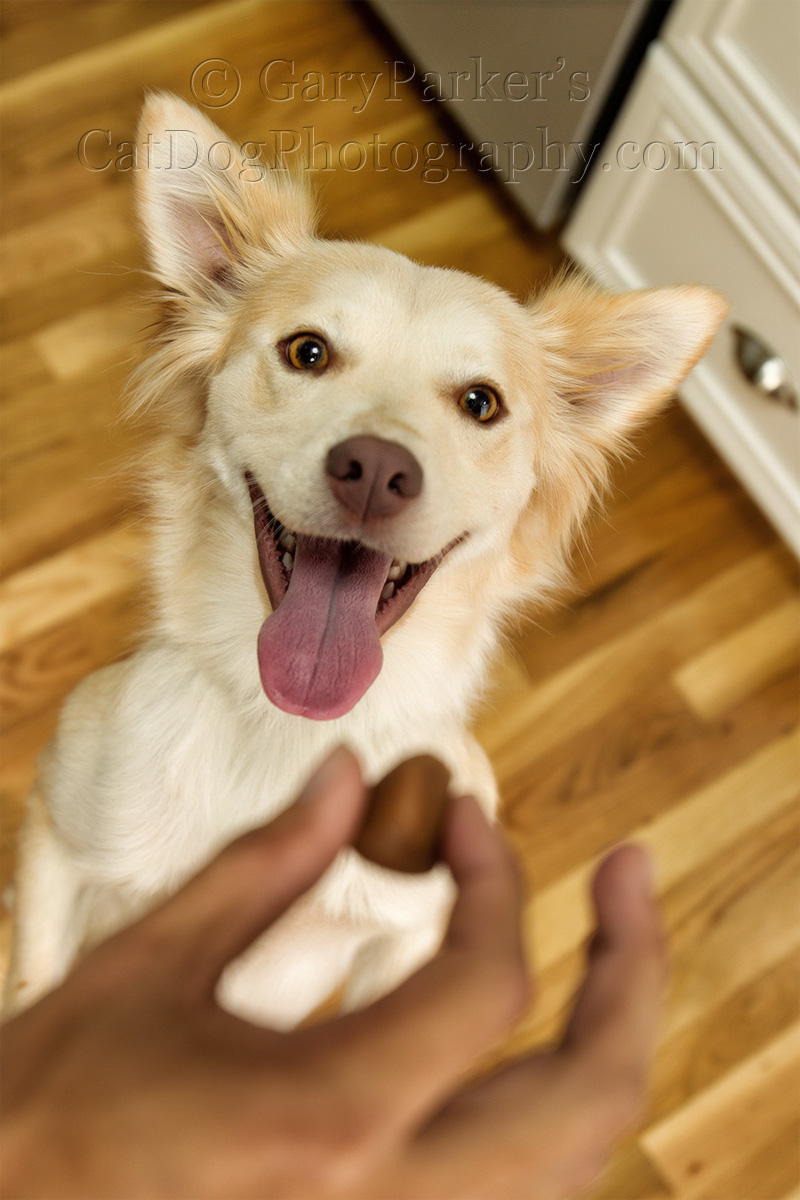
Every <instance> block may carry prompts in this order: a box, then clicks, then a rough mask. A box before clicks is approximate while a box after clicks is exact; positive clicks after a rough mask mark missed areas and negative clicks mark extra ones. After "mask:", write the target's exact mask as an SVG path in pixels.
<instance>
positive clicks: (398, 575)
mask: <svg viewBox="0 0 800 1200" xmlns="http://www.w3.org/2000/svg"><path fill="white" fill-rule="evenodd" d="M407 566H408V563H404V562H398V561H397V559H395V560H394V562H393V563H392V565H391V567H390V568H389V574H388V576H387V578H389V579H402V577H403V576H404V575H405V573H406V567H407Z"/></svg>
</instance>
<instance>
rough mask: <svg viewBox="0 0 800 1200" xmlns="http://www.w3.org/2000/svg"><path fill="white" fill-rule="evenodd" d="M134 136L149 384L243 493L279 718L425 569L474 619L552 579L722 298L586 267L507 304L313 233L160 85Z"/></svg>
mask: <svg viewBox="0 0 800 1200" xmlns="http://www.w3.org/2000/svg"><path fill="white" fill-rule="evenodd" d="M148 135H149V138H148ZM146 139H148V140H147V142H146ZM140 142H141V143H142V144H148V145H149V156H150V158H149V163H148V165H147V168H146V169H144V170H142V171H141V172H140V175H139V189H140V191H139V199H140V208H141V214H142V219H143V224H144V228H145V233H146V238H147V242H148V248H149V251H150V256H151V261H152V265H153V270H154V273H155V275H156V276H157V278H158V280H159V281H160V283H161V284H162V285H163V289H164V293H163V295H164V302H165V309H166V320H165V326H164V332H163V335H162V341H161V348H160V350H159V351H157V353H156V356H155V358H154V360H153V361H154V364H155V370H154V371H153V372H152V373H151V376H150V378H151V381H152V382H151V389H152V391H153V392H154V393H156V392H157V393H160V395H159V399H160V401H161V402H164V403H168V401H169V395H170V391H174V392H175V393H176V394H177V393H178V392H179V391H180V390H181V381H182V380H185V379H186V378H189V377H191V378H193V379H195V380H201V381H202V388H201V389H200V392H201V396H202V403H201V404H200V405H199V406H198V407H197V411H196V412H195V413H194V417H193V418H192V419H193V420H194V421H195V423H196V429H197V430H200V431H201V432H200V434H199V435H198V436H200V437H201V439H202V440H203V441H204V444H205V446H206V452H207V454H208V455H209V456H210V458H211V459H213V467H214V470H215V472H216V474H217V476H218V477H219V479H221V480H222V482H223V484H224V486H225V487H226V488H227V489H228V491H229V493H230V495H231V497H232V498H233V501H234V503H235V504H237V505H238V511H239V512H240V513H244V512H245V511H248V512H249V511H250V508H251V509H252V515H251V516H250V517H249V520H251V521H253V522H254V527H255V543H256V545H257V552H258V560H259V564H260V568H261V577H262V579H263V585H264V589H265V592H266V595H265V596H264V602H265V605H266V600H267V597H268V602H269V608H270V609H271V610H272V612H271V615H269V616H268V618H267V620H266V621H265V622H264V624H263V626H262V628H261V631H260V634H259V637H258V660H259V668H260V674H261V680H262V684H263V687H264V690H265V692H266V693H267V695H268V696H269V698H270V699H271V700H272V701H273V703H274V704H276V705H277V706H278V707H280V708H282V709H284V710H286V711H288V712H292V713H301V714H304V715H306V716H310V717H315V718H330V717H336V716H340V715H342V714H343V713H345V712H347V711H349V710H350V709H351V708H352V707H353V705H354V704H355V703H356V702H357V701H358V700H359V699H360V697H361V696H362V695H363V694H364V692H365V691H366V690H367V688H368V687H369V686H370V684H371V683H372V682H373V680H374V679H375V677H376V676H377V674H378V672H379V670H380V667H381V661H382V649H381V638H382V637H383V635H384V634H386V633H387V631H388V630H390V629H391V628H392V627H393V625H394V624H395V623H396V622H398V621H399V619H400V618H401V617H402V618H403V619H404V621H407V620H409V619H411V617H412V615H413V613H414V611H415V610H414V605H415V601H416V599H417V597H418V596H419V594H420V592H421V590H422V588H423V587H424V586H425V585H426V584H427V583H428V581H429V580H431V579H432V578H433V579H435V578H437V576H438V575H439V574H440V573H441V574H445V575H446V574H447V573H448V572H454V571H461V572H462V576H463V581H464V586H466V587H468V588H472V589H474V593H475V594H474V597H473V600H474V609H475V619H476V620H484V619H485V617H486V616H487V615H489V616H491V615H499V613H500V611H501V610H503V609H504V608H507V607H508V605H509V603H510V602H514V601H518V600H519V599H520V598H521V597H522V596H524V595H525V594H526V593H528V594H530V593H532V592H535V591H536V589H537V588H539V589H541V588H542V587H543V585H544V584H546V583H547V582H548V581H550V580H552V578H553V577H554V575H555V574H557V572H558V569H559V564H560V563H561V561H562V559H563V555H564V552H565V549H566V546H567V544H568V542H569V539H570V537H571V535H572V533H573V531H574V528H575V526H576V524H577V523H579V522H580V521H581V520H582V518H583V516H584V514H585V512H586V509H587V507H588V505H589V503H590V500H591V497H592V495H593V494H594V492H595V491H596V489H597V487H598V485H599V484H600V483H601V482H602V479H603V474H604V470H605V462H606V460H607V457H608V455H609V454H610V453H613V451H614V450H615V449H617V448H618V447H619V445H620V444H621V442H622V441H623V439H624V437H625V435H626V433H627V432H628V430H630V429H631V428H632V427H633V426H634V425H636V424H637V423H639V422H640V421H641V420H643V419H644V418H646V417H647V416H648V415H650V414H651V413H652V412H653V411H654V410H655V409H656V408H657V407H658V406H659V405H660V403H661V402H662V400H663V399H664V398H665V397H667V396H668V395H669V394H670V393H671V392H672V391H673V390H674V388H675V386H676V384H677V383H678V382H679V381H680V379H681V378H682V377H683V376H684V375H685V373H686V372H687V371H688V369H689V368H690V367H691V365H692V364H693V363H694V362H695V361H696V359H697V358H698V357H699V356H700V355H701V354H702V352H703V350H704V349H705V347H706V345H707V343H708V341H709V340H710V338H711V336H712V335H713V333H714V331H715V329H716V328H717V325H718V324H719V322H720V320H721V318H722V315H723V314H724V305H723V303H722V301H721V300H720V299H719V297H717V296H716V295H714V294H713V293H711V292H709V291H707V290H706V289H703V288H699V287H681V288H672V289H662V290H655V291H648V292H641V293H634V294H631V295H627V296H622V297H611V296H607V295H604V294H602V293H599V292H597V291H595V290H594V289H593V288H591V287H590V286H589V285H588V284H587V283H586V282H585V281H582V280H580V279H577V278H572V279H570V278H561V279H559V280H557V281H556V282H555V283H554V285H553V286H552V287H551V288H549V289H548V290H546V291H545V292H544V294H543V295H541V296H540V297H538V298H537V299H536V300H534V301H533V302H532V303H530V304H528V305H522V304H520V303H518V302H517V301H516V300H514V299H513V298H512V297H510V296H509V295H507V294H506V293H505V292H503V291H501V290H500V289H498V288H496V287H494V286H492V285H490V284H488V283H486V282H483V281H482V280H479V279H475V278H473V277H472V276H469V275H465V274H463V273H461V272H457V271H449V270H442V269H438V268H430V267H422V266H419V265H417V264H415V263H413V262H411V261H410V260H408V259H407V258H404V257H402V256H400V255H397V254H395V253H393V252H391V251H389V250H385V249H381V248H378V247H374V246H370V245H364V244H356V243H349V242H341V241H331V240H325V239H322V238H319V237H317V236H316V235H315V232H314V218H313V208H312V205H311V203H310V200H309V197H308V194H307V193H306V191H305V190H304V188H303V187H302V186H301V185H300V183H299V182H298V181H297V179H293V178H290V177H289V176H288V175H287V173H286V172H279V171H276V170H269V169H264V167H263V166H262V167H258V166H257V165H255V164H253V163H252V162H250V163H248V161H247V160H246V159H244V157H243V151H242V148H240V147H236V146H235V145H233V143H231V142H230V141H229V140H228V139H227V138H226V137H225V136H224V135H223V134H222V133H221V132H220V131H219V130H218V129H216V128H215V126H213V125H212V124H211V123H210V122H209V121H208V120H207V118H205V117H204V116H202V115H201V114H200V113H198V112H197V111H196V110H194V109H192V108H190V107H189V106H187V105H185V104H184V103H183V102H182V101H180V100H177V99H175V98H174V97H169V96H162V95H156V96H153V97H151V98H150V99H149V100H148V102H147V104H146V107H145V110H144V113H143V116H142V123H141V129H140ZM247 149H248V148H247V147H245V151H246V150H247ZM183 419H184V420H186V419H187V417H186V414H183ZM245 505H247V506H248V507H247V509H245ZM432 590H433V587H432V588H431V589H429V591H428V592H427V593H426V595H428V594H430V591H432ZM489 610H491V611H489Z"/></svg>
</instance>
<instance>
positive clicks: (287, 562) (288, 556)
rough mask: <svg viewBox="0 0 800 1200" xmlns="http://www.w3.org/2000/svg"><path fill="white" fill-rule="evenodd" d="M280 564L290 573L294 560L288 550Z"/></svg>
mask: <svg viewBox="0 0 800 1200" xmlns="http://www.w3.org/2000/svg"><path fill="white" fill-rule="evenodd" d="M281 562H282V563H283V565H284V567H285V568H286V570H287V571H291V569H292V567H293V566H294V559H293V558H292V556H291V554H290V553H289V551H288V550H287V551H286V553H285V554H284V556H283V558H282V559H281Z"/></svg>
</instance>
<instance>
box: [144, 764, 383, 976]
mask: <svg viewBox="0 0 800 1200" xmlns="http://www.w3.org/2000/svg"><path fill="white" fill-rule="evenodd" d="M365 794H366V793H365V789H364V784H363V781H362V778H361V769H360V767H359V764H358V760H357V759H356V757H355V756H354V755H353V754H352V753H351V751H350V750H348V749H346V747H344V746H340V747H339V748H338V749H337V750H335V751H334V752H333V753H332V754H331V755H330V756H329V757H328V758H327V759H326V760H325V761H324V762H323V763H322V765H321V766H320V767H319V768H318V770H317V771H316V772H315V773H314V775H312V777H311V779H310V780H309V781H308V783H307V784H306V785H305V787H304V788H303V791H302V792H301V793H300V796H299V797H298V799H297V801H296V803H295V804H293V805H292V806H291V807H290V808H288V809H286V810H285V811H284V812H282V813H281V814H280V816H278V817H277V818H276V819H275V820H274V821H273V822H272V823H271V824H269V825H265V826H262V827H261V828H259V829H254V830H252V831H251V832H249V833H246V834H244V835H243V836H242V837H240V838H237V840H236V841H234V842H231V844H230V845H229V846H227V847H226V848H225V849H224V850H223V851H222V852H221V853H220V854H219V855H218V856H217V857H216V858H215V859H213V860H212V861H211V862H210V863H209V864H208V866H206V867H205V868H204V869H203V870H202V871H201V872H200V873H199V874H198V875H196V876H194V878H193V879H191V880H190V881H189V882H188V883H187V884H186V886H185V887H183V888H182V889H181V890H180V891H179V892H177V893H176V894H175V895H174V896H172V897H171V898H170V899H169V900H167V901H166V903H165V904H163V905H162V906H161V907H160V908H159V909H157V910H156V911H155V912H154V913H152V914H151V915H150V916H148V917H146V918H145V919H144V921H143V922H142V923H141V926H140V927H141V929H142V932H146V933H149V934H150V936H151V937H152V938H153V940H154V941H155V943H156V945H157V946H158V947H159V952H160V953H162V954H163V956H164V959H165V966H166V967H167V970H168V972H169V974H170V975H171V976H177V978H179V979H180V981H181V989H182V990H185V989H186V988H187V987H188V989H189V990H190V991H191V992H192V993H193V994H197V993H198V992H200V993H206V994H209V995H210V994H212V993H213V990H214V987H215V985H216V983H217V980H218V979H219V977H220V975H221V973H222V971H223V969H224V968H225V967H226V966H227V964H228V963H229V962H230V961H231V959H233V958H235V957H236V956H237V955H239V954H241V953H242V952H243V951H244V950H245V949H246V948H247V947H248V946H249V945H250V943H251V942H252V941H254V939H255V938H256V937H257V936H258V935H259V934H260V933H262V932H263V931H264V930H265V929H266V928H267V927H268V926H269V925H271V924H272V922H273V921H275V920H276V919H277V918H278V917H279V916H281V914H282V913H284V912H285V911H286V910H287V909H288V908H289V907H290V906H291V905H292V904H293V903H294V901H295V900H297V899H298V898H299V897H300V896H301V895H302V894H303V893H304V892H306V891H307V890H308V889H309V888H310V887H311V886H312V884H314V883H316V881H317V880H318V879H319V878H320V876H321V875H322V874H323V872H324V871H325V870H326V869H327V867H329V866H330V864H331V863H332V862H333V859H334V858H335V857H336V855H337V854H338V852H339V851H340V850H341V849H342V847H343V846H345V845H347V844H348V843H349V841H350V839H351V838H352V837H353V836H354V834H355V830H356V827H357V824H358V821H359V819H360V817H361V814H362V810H363V807H364V800H365Z"/></svg>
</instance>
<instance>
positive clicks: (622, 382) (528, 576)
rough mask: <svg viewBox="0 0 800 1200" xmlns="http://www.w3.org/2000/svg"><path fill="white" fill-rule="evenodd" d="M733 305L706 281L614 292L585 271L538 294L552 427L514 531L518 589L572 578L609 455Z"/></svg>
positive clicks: (534, 312)
mask: <svg viewBox="0 0 800 1200" xmlns="http://www.w3.org/2000/svg"><path fill="white" fill-rule="evenodd" d="M726 312H727V304H726V303H725V301H724V300H723V299H722V297H721V296H718V295H717V294H716V293H715V292H712V291H710V290H709V289H708V288H704V287H694V286H691V287H689V286H687V287H669V288H656V289H653V290H650V291H641V292H630V293H627V294H626V295H621V296H613V295H609V294H608V293H605V292H602V291H600V290H599V289H597V288H595V287H593V286H592V285H591V284H590V283H588V282H587V280H586V279H585V278H583V277H582V276H580V275H574V276H569V275H568V276H561V277H559V278H557V279H556V281H555V282H554V283H553V284H552V285H551V286H550V287H549V288H547V289H546V290H545V291H544V293H542V294H541V295H540V296H538V297H536V298H534V300H533V301H532V303H531V306H530V319H531V321H532V324H533V326H534V330H533V332H534V336H535V340H536V345H537V347H539V348H540V351H541V350H543V353H544V366H545V370H546V386H547V387H548V390H549V392H550V396H549V401H550V402H549V404H548V405H547V412H546V419H547V422H548V425H549V433H550V436H549V437H545V438H543V442H542V454H541V456H540V459H539V461H538V463H537V486H536V488H535V489H534V491H533V494H532V497H531V501H530V503H529V504H528V506H527V508H526V509H525V511H524V512H523V513H522V515H521V517H520V520H519V521H518V523H517V527H516V529H515V532H514V542H513V546H512V558H513V559H514V561H515V562H516V563H517V564H518V570H517V576H518V578H517V585H518V589H519V593H518V594H520V595H526V594H527V595H530V594H532V593H534V592H535V591H536V590H537V589H539V590H541V589H542V588H543V587H544V588H545V589H547V588H550V589H552V588H554V587H559V586H560V585H561V584H562V583H563V582H564V575H563V570H562V568H563V562H564V560H565V559H566V556H567V553H568V550H569V547H570V544H571V541H572V538H573V536H574V534H575V533H576V532H577V531H578V530H579V529H580V527H581V524H582V523H583V521H584V520H585V518H586V515H587V513H588V511H589V509H590V507H591V503H592V500H593V498H594V496H595V495H596V494H597V493H598V492H599V491H602V489H603V487H604V486H605V484H606V481H607V477H608V466H609V461H610V458H611V457H613V455H614V453H615V452H618V451H620V450H622V449H623V448H624V446H625V444H626V436H627V434H628V433H629V432H630V431H631V430H632V429H634V428H635V427H636V426H637V425H639V424H641V423H642V422H643V421H645V420H646V419H647V418H648V417H649V416H651V415H652V414H653V413H655V412H656V411H657V410H658V409H659V408H660V407H661V405H662V404H663V403H664V401H665V400H667V399H668V398H669V397H670V396H671V395H672V393H673V392H674V391H675V389H676V387H677V386H678V384H679V383H680V382H681V380H682V379H683V378H684V376H685V375H687V374H688V372H689V370H690V369H691V367H692V366H693V365H694V363H695V362H696V361H697V360H698V359H699V358H700V356H701V355H702V354H703V352H704V350H705V349H706V347H707V346H708V344H709V342H710V341H711V339H712V337H713V336H714V334H715V332H716V330H717V329H718V327H719V325H720V324H721V322H722V320H723V318H724V316H725V313H726ZM548 579H549V582H548Z"/></svg>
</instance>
